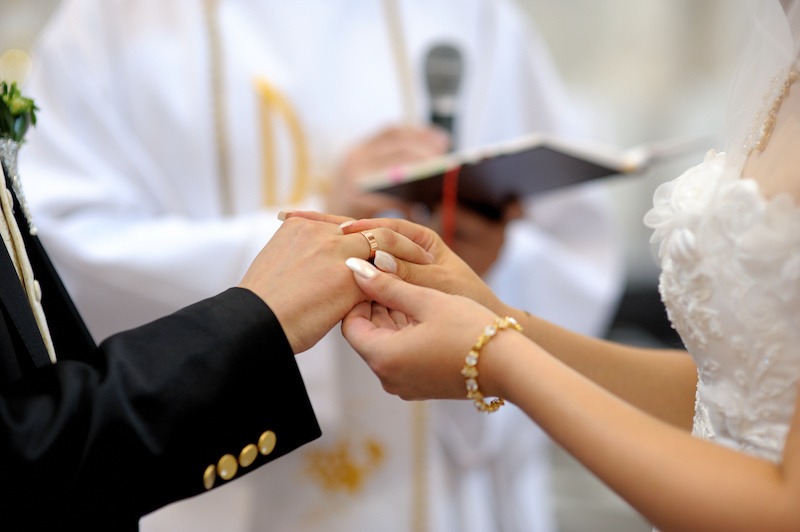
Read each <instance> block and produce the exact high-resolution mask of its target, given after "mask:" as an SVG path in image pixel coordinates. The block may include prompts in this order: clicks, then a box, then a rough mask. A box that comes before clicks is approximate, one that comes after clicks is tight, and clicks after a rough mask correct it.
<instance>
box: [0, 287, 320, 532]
mask: <svg viewBox="0 0 800 532" xmlns="http://www.w3.org/2000/svg"><path fill="white" fill-rule="evenodd" d="M120 304H121V305H124V302H120ZM68 358H78V359H79V360H70V359H68ZM0 422H2V435H1V436H0V463H1V464H2V466H3V470H4V473H5V474H4V475H3V477H4V478H3V480H2V481H0V482H2V483H3V484H4V485H5V487H4V488H3V489H2V491H3V493H4V495H3V496H2V497H0V508H2V510H3V514H4V515H5V516H9V515H11V516H24V517H23V518H24V519H25V520H26V522H27V523H28V524H32V523H36V522H37V521H41V522H43V523H47V522H50V519H53V518H54V516H56V515H58V514H60V517H59V518H58V521H57V522H59V523H61V526H62V527H63V526H66V525H68V524H69V522H70V520H74V523H75V524H77V525H84V529H87V528H86V526H87V525H91V524H92V523H97V524H98V525H99V524H100V523H104V526H103V528H105V525H109V524H111V523H114V528H113V529H115V530H119V529H121V528H123V527H122V525H123V524H127V525H131V526H133V527H134V528H135V524H136V522H137V520H138V518H139V517H140V516H142V515H144V514H146V513H149V512H150V511H153V510H155V509H157V508H159V507H161V506H164V505H166V504H168V503H170V502H173V501H176V500H179V499H182V498H186V497H189V496H192V495H196V494H199V493H201V492H203V491H204V490H205V489H206V488H205V487H204V482H203V479H204V476H203V475H204V472H205V471H206V469H207V468H209V466H212V465H216V464H217V463H218V461H219V460H220V458H221V457H223V456H224V455H231V456H232V457H233V458H238V457H239V456H240V454H241V453H242V451H243V450H244V449H245V448H248V449H249V450H250V451H252V447H248V446H249V445H250V444H256V445H257V444H258V441H259V438H260V437H261V435H262V434H264V433H265V432H266V431H271V433H270V434H269V436H270V437H269V438H268V440H271V439H273V438H272V435H273V434H274V442H275V445H274V450H271V452H269V453H268V454H263V453H262V452H257V453H256V455H255V461H254V462H253V463H252V464H251V465H249V466H247V467H242V466H238V469H237V471H236V473H235V475H234V477H237V476H241V475H242V474H243V473H245V472H247V471H251V470H253V469H254V468H255V467H257V466H259V465H261V464H263V463H265V462H268V461H269V460H272V459H274V458H277V457H279V456H281V455H283V454H285V453H288V452H289V451H291V450H293V449H295V448H297V447H298V446H300V445H303V444H304V443H306V442H308V441H310V440H312V439H314V438H317V437H318V436H319V435H320V430H319V426H318V424H317V421H316V418H315V416H314V413H313V410H312V408H311V404H310V402H309V400H308V396H307V394H306V390H305V387H304V385H303V381H302V379H301V377H300V373H299V371H298V368H297V365H296V362H295V360H294V355H293V354H292V351H291V348H290V346H289V344H288V342H287V340H286V337H285V335H284V333H283V331H282V329H281V327H280V324H279V323H278V321H277V319H276V318H275V316H274V314H273V313H272V311H271V310H270V309H269V308H268V307H267V306H266V305H265V304H264V302H263V301H262V300H261V299H259V298H258V297H257V296H256V295H255V294H253V293H252V292H249V291H247V290H244V289H239V288H233V289H230V290H228V291H226V292H224V293H222V294H220V295H218V296H216V297H213V298H210V299H207V300H205V301H202V302H199V303H197V304H195V305H192V306H190V307H187V308H185V309H183V310H181V311H179V312H176V313H175V314H172V315H170V316H168V317H165V318H162V319H160V320H157V321H155V322H153V323H150V324H148V325H145V326H142V327H139V328H137V329H133V330H131V331H127V332H124V333H120V334H117V335H114V336H112V337H110V338H109V339H108V340H106V341H105V342H103V343H102V344H101V345H100V346H99V348H98V349H97V351H96V353H95V355H94V356H93V357H91V362H90V363H87V362H85V361H81V360H80V357H65V358H64V359H63V360H62V359H60V360H59V362H58V363H57V364H54V365H51V366H46V367H43V368H39V369H35V370H33V371H28V372H26V373H25V375H24V376H23V377H21V378H20V379H17V380H16V381H15V382H13V383H12V384H11V385H10V386H8V387H7V389H4V390H3V395H2V402H1V403H0ZM267 447H271V445H269V446H267ZM267 451H270V449H269V448H266V449H264V452H267ZM251 454H252V453H251ZM247 461H248V460H244V462H245V463H246V462H247ZM228 470H229V471H230V468H228ZM224 482H225V480H223V479H221V478H220V477H219V476H216V479H215V481H214V485H215V486H217V485H220V484H221V483H224ZM37 509H38V510H37ZM37 512H38V513H37ZM48 513H50V514H52V515H51V516H48ZM26 528H27V527H26ZM34 528H35V527H34ZM59 528H60V527H59ZM91 528H92V526H88V529H91ZM97 528H99V526H98V527H97Z"/></svg>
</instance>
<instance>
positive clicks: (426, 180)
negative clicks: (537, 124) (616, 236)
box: [362, 134, 699, 218]
mask: <svg viewBox="0 0 800 532" xmlns="http://www.w3.org/2000/svg"><path fill="white" fill-rule="evenodd" d="M698 147H699V142H698V139H693V140H676V141H667V142H660V143H653V144H646V145H641V146H637V147H635V148H632V149H629V150H625V151H617V150H614V149H612V148H608V147H607V146H602V145H598V144H592V143H587V142H576V141H574V140H565V139H560V138H556V137H551V136H547V135H538V134H537V135H531V136H527V137H523V138H519V139H514V140H512V141H508V142H504V143H499V144H495V145H492V146H487V147H483V148H480V149H473V150H466V151H463V152H457V153H450V154H447V155H443V156H441V157H436V158H434V159H430V160H426V161H423V162H420V163H416V164H411V165H406V166H401V167H395V168H390V169H388V170H386V171H384V172H380V173H378V174H376V175H373V176H370V177H369V178H367V179H365V180H364V182H363V183H362V190H364V191H365V192H377V193H383V194H390V195H393V196H396V197H399V198H401V199H404V200H406V201H409V202H415V203H422V204H424V205H426V206H428V207H430V208H433V207H435V206H436V205H438V204H439V203H441V201H442V197H443V187H444V182H445V175H446V174H448V172H450V173H451V174H450V175H451V176H452V175H457V178H456V179H457V183H456V189H457V195H458V201H459V202H460V203H462V204H463V205H466V206H470V207H472V208H474V209H476V210H478V211H479V212H482V213H484V214H485V215H487V216H490V217H493V218H499V217H500V216H501V215H502V212H503V207H504V206H505V205H506V203H507V202H508V201H509V200H512V199H515V198H522V197H525V196H531V195H536V194H541V193H543V192H547V191H550V190H554V189H557V188H561V187H567V186H573V185H577V184H579V183H584V182H587V181H592V180H595V179H599V178H604V177H610V176H618V175H623V174H636V173H641V172H642V171H643V170H645V169H646V168H647V167H648V166H649V165H650V164H651V163H652V162H653V161H655V160H656V159H662V158H665V157H669V156H674V155H680V154H682V153H686V152H689V151H691V150H692V149H696V148H698ZM451 179H452V177H451Z"/></svg>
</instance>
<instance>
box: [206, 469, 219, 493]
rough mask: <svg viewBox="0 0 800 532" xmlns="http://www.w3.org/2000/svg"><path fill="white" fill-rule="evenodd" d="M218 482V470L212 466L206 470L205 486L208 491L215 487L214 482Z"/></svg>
mask: <svg viewBox="0 0 800 532" xmlns="http://www.w3.org/2000/svg"><path fill="white" fill-rule="evenodd" d="M216 480H217V468H216V467H214V464H211V465H210V466H208V467H207V468H206V471H205V473H203V486H205V487H206V489H207V490H210V489H211V488H213V487H214V482H216Z"/></svg>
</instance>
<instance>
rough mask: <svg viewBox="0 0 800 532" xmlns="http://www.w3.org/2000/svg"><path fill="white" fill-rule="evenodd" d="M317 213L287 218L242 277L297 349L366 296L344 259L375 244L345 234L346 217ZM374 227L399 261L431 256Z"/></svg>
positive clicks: (426, 260)
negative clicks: (326, 215) (268, 308)
mask: <svg viewBox="0 0 800 532" xmlns="http://www.w3.org/2000/svg"><path fill="white" fill-rule="evenodd" d="M313 218H316V219H304V218H302V217H299V216H292V217H289V218H288V219H286V221H285V222H284V223H283V225H282V226H281V228H280V229H279V230H278V231H277V232H276V233H275V235H274V236H273V237H272V239H270V241H269V242H268V243H267V245H266V246H264V248H263V249H262V250H261V252H260V253H259V254H258V256H257V257H256V258H255V260H254V261H253V263H252V265H251V266H250V268H249V269H248V271H247V273H246V274H245V275H244V277H243V278H242V281H241V282H240V283H239V286H240V287H241V288H247V289H249V290H251V291H252V292H254V293H255V294H256V295H258V296H259V297H260V298H261V299H262V300H263V301H264V302H265V303H266V304H267V305H268V306H269V307H270V308H271V309H272V311H273V312H274V313H275V316H276V317H277V318H278V321H279V322H280V324H281V326H282V327H283V329H284V332H285V333H286V337H287V339H288V340H289V344H290V345H291V346H292V350H293V351H294V353H295V354H297V353H301V352H303V351H305V350H307V349H309V348H310V347H311V346H313V345H314V344H315V343H316V342H318V341H319V340H320V339H321V338H322V337H323V336H324V335H325V334H326V333H327V332H328V331H329V330H330V329H331V328H333V327H334V326H335V325H336V324H337V323H338V322H339V321H340V320H341V319H342V317H343V316H344V315H345V314H347V312H348V311H350V310H351V309H352V308H353V307H354V306H355V305H356V304H357V303H359V302H360V301H362V300H363V299H364V295H363V294H362V292H361V290H360V289H359V287H358V286H357V285H356V283H355V281H354V280H353V275H352V274H351V273H350V271H349V270H348V269H347V267H346V266H345V260H346V259H347V258H348V257H364V258H368V257H369V256H370V255H371V253H372V247H373V246H372V245H371V244H370V242H369V240H368V239H367V238H365V235H363V234H348V235H345V236H342V233H341V231H340V230H339V228H338V226H337V224H338V223H341V222H342V221H343V220H345V219H344V218H336V217H330V218H323V217H322V216H315V217H313ZM331 222H336V223H331ZM370 233H371V235H372V237H373V238H374V244H373V245H377V246H378V248H379V249H382V250H386V251H387V252H389V253H391V254H392V255H394V256H396V257H398V261H401V262H404V263H405V261H408V262H411V263H415V264H429V263H431V262H432V258H431V255H430V254H429V253H428V252H427V251H426V250H425V249H423V248H422V247H421V246H419V245H418V244H416V243H414V242H413V241H412V240H410V239H409V238H407V237H405V236H403V235H401V234H398V233H395V232H393V231H391V230H390V229H378V228H375V229H374V230H372V231H370Z"/></svg>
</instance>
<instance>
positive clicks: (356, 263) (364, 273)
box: [344, 257, 379, 279]
mask: <svg viewBox="0 0 800 532" xmlns="http://www.w3.org/2000/svg"><path fill="white" fill-rule="evenodd" d="M344 263H345V264H346V265H347V267H348V268H350V270H351V271H352V272H353V273H355V274H356V275H358V276H360V277H363V278H364V279H372V278H373V277H375V276H376V275H378V273H379V272H378V269H377V268H376V267H375V266H373V265H372V264H370V263H369V262H367V261H365V260H364V259H359V258H356V257H350V258H349V259H347V260H346V261H344Z"/></svg>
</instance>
